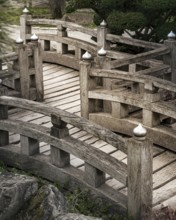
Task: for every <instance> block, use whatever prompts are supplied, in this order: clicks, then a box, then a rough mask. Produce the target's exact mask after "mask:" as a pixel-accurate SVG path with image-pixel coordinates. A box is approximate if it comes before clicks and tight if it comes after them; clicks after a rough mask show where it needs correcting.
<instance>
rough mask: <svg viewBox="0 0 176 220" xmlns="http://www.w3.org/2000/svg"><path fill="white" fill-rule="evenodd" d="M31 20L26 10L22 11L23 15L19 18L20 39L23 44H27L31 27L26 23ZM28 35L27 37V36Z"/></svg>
mask: <svg viewBox="0 0 176 220" xmlns="http://www.w3.org/2000/svg"><path fill="white" fill-rule="evenodd" d="M30 19H32V16H31V15H30V14H29V11H28V10H25V9H24V10H23V15H21V16H20V37H21V38H22V39H23V41H24V43H25V44H26V43H27V42H28V40H27V38H28V39H29V38H30V37H29V35H30V34H31V25H28V24H27V21H28V20H30ZM27 35H28V36H27Z"/></svg>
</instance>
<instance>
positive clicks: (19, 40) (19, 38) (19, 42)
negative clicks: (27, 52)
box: [15, 37, 24, 44]
mask: <svg viewBox="0 0 176 220" xmlns="http://www.w3.org/2000/svg"><path fill="white" fill-rule="evenodd" d="M15 42H16V44H23V42H24V41H23V39H21V37H18V38H17V39H16V41H15Z"/></svg>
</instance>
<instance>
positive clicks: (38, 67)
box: [33, 43, 44, 101]
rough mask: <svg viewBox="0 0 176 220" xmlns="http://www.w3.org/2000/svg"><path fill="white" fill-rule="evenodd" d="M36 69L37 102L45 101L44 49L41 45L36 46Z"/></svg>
mask: <svg viewBox="0 0 176 220" xmlns="http://www.w3.org/2000/svg"><path fill="white" fill-rule="evenodd" d="M33 59H34V67H35V82H36V90H37V94H36V96H37V101H43V97H44V90H43V69H42V68H43V67H42V48H41V44H40V43H37V44H36V45H35V46H34V57H33Z"/></svg>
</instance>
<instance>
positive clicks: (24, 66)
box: [14, 43, 30, 99]
mask: <svg viewBox="0 0 176 220" xmlns="http://www.w3.org/2000/svg"><path fill="white" fill-rule="evenodd" d="M16 53H17V54H18V60H17V61H15V62H16V63H15V62H14V67H15V68H17V69H18V68H19V72H20V88H16V89H19V90H20V92H21V96H22V98H25V99H29V87H30V78H29V62H28V51H27V45H23V43H16ZM18 86H19V85H17V87H18ZM15 87H16V85H15Z"/></svg>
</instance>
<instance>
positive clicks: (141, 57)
mask: <svg viewBox="0 0 176 220" xmlns="http://www.w3.org/2000/svg"><path fill="white" fill-rule="evenodd" d="M168 53H170V49H169V48H168V47H165V46H163V47H160V48H157V49H155V50H152V51H149V52H144V53H141V54H137V55H133V56H131V57H129V58H125V59H123V60H114V61H111V62H110V66H111V68H112V69H114V68H117V67H120V66H125V65H129V64H132V63H138V62H141V61H143V60H147V59H151V58H154V57H157V56H161V55H165V54H168Z"/></svg>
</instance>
